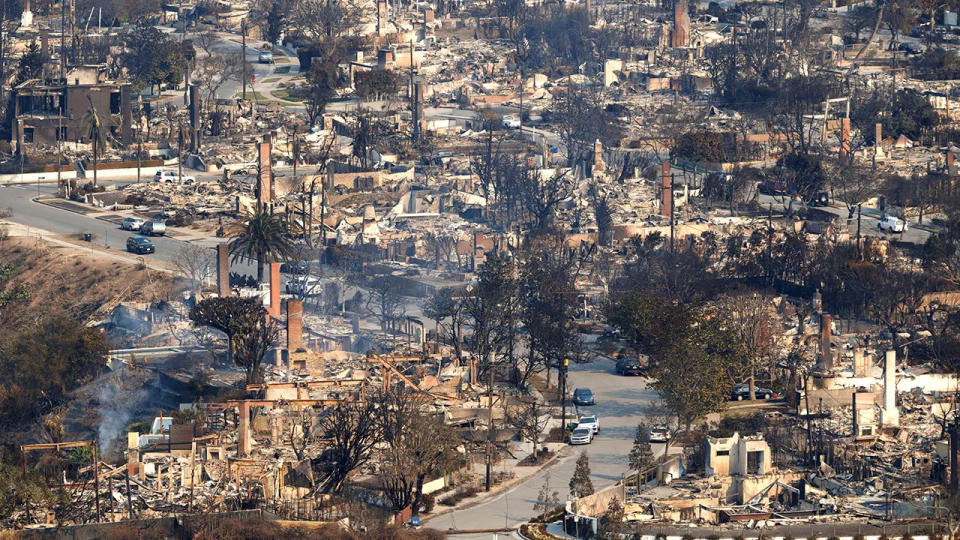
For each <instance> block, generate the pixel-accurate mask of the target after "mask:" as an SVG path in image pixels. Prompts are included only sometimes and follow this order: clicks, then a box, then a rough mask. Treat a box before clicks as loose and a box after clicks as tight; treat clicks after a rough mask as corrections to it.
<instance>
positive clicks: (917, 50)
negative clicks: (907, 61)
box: [897, 41, 923, 54]
mask: <svg viewBox="0 0 960 540" xmlns="http://www.w3.org/2000/svg"><path fill="white" fill-rule="evenodd" d="M897 48H898V49H899V50H901V51H903V52H905V53H907V54H922V53H923V46H921V45H919V44H917V43H911V42H909V41H908V42H906V43H901V44H900V46H898V47H897Z"/></svg>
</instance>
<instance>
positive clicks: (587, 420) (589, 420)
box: [577, 416, 600, 434]
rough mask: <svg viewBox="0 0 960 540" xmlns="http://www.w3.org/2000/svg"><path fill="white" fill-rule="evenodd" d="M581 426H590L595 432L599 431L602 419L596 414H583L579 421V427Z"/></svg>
mask: <svg viewBox="0 0 960 540" xmlns="http://www.w3.org/2000/svg"><path fill="white" fill-rule="evenodd" d="M579 428H590V429H591V430H593V432H594V433H595V434H596V433H599V432H600V419H599V418H597V417H596V416H581V417H580V420H578V421H577V429H579Z"/></svg>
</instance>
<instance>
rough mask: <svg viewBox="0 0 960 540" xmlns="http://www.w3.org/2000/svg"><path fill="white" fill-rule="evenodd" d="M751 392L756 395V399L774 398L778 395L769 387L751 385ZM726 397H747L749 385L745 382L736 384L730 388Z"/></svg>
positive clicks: (737, 399)
mask: <svg viewBox="0 0 960 540" xmlns="http://www.w3.org/2000/svg"><path fill="white" fill-rule="evenodd" d="M753 393H754V395H756V396H757V399H776V398H778V397H780V396H779V395H778V394H777V393H776V392H774V391H773V390H770V389H769V388H760V387H759V386H754V387H753ZM727 397H728V398H730V401H741V400H744V399H749V398H750V386H749V385H746V384H738V385H736V386H734V387H733V388H731V389H730V391H729V392H727Z"/></svg>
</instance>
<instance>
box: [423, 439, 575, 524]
mask: <svg viewBox="0 0 960 540" xmlns="http://www.w3.org/2000/svg"><path fill="white" fill-rule="evenodd" d="M564 448H566V447H564ZM561 451H562V449H561V450H560V451H558V452H557V453H555V454H554V456H553V457H552V458H550V459H549V460H547V462H546V463H544V464H543V465H541V466H540V468H539V469H537V470H536V472H534V473H533V474H530V475H529V476H527V477H525V478H514V479H512V480H510V481H509V482H504V483H503V484H500V485H499V486H497V489H495V490H492V491H490V492H489V493H486V494H485V495H484V496H482V497H480V498H479V499H477V500H475V501H471V502H468V503H466V504H464V505H463V506H460V507H453V508H448V509H446V510H443V511H442V512H438V513H436V514H431V515H430V516H429V517H427V518H426V519H424V520H423V523H424V525H426V524H427V523H429V522H430V520H432V519H434V518H438V517H440V516H445V515H447V514H449V513H452V512H458V511H460V510H468V509H470V508H473V507H474V506H479V505H481V504H485V503H487V502H489V501H488V499H492V498H493V497H494V496H496V495H499V494H501V493H503V492H504V491H507V490H509V489H511V488H513V487H514V486H516V485H518V484H522V483H523V482H524V481H525V480H527V479H529V478H532V477H534V476H536V475H538V474H540V473H541V472H543V471H544V470H546V469H548V468H550V467H552V466H553V465H554V464H556V462H557V461H558V460H559V459H560V458H561V457H562V456H561V455H560V452H561ZM517 530H519V529H517ZM456 532H457V533H461V532H463V531H460V530H457V531H456Z"/></svg>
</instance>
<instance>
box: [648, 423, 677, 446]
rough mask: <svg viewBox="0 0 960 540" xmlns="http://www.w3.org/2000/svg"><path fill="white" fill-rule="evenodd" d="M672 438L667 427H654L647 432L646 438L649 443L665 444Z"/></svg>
mask: <svg viewBox="0 0 960 540" xmlns="http://www.w3.org/2000/svg"><path fill="white" fill-rule="evenodd" d="M672 436H673V434H671V433H670V430H669V429H668V428H667V426H654V427H652V428H650V431H648V432H647V438H648V439H650V442H657V443H665V442H667V441H669V440H670V437H672Z"/></svg>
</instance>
